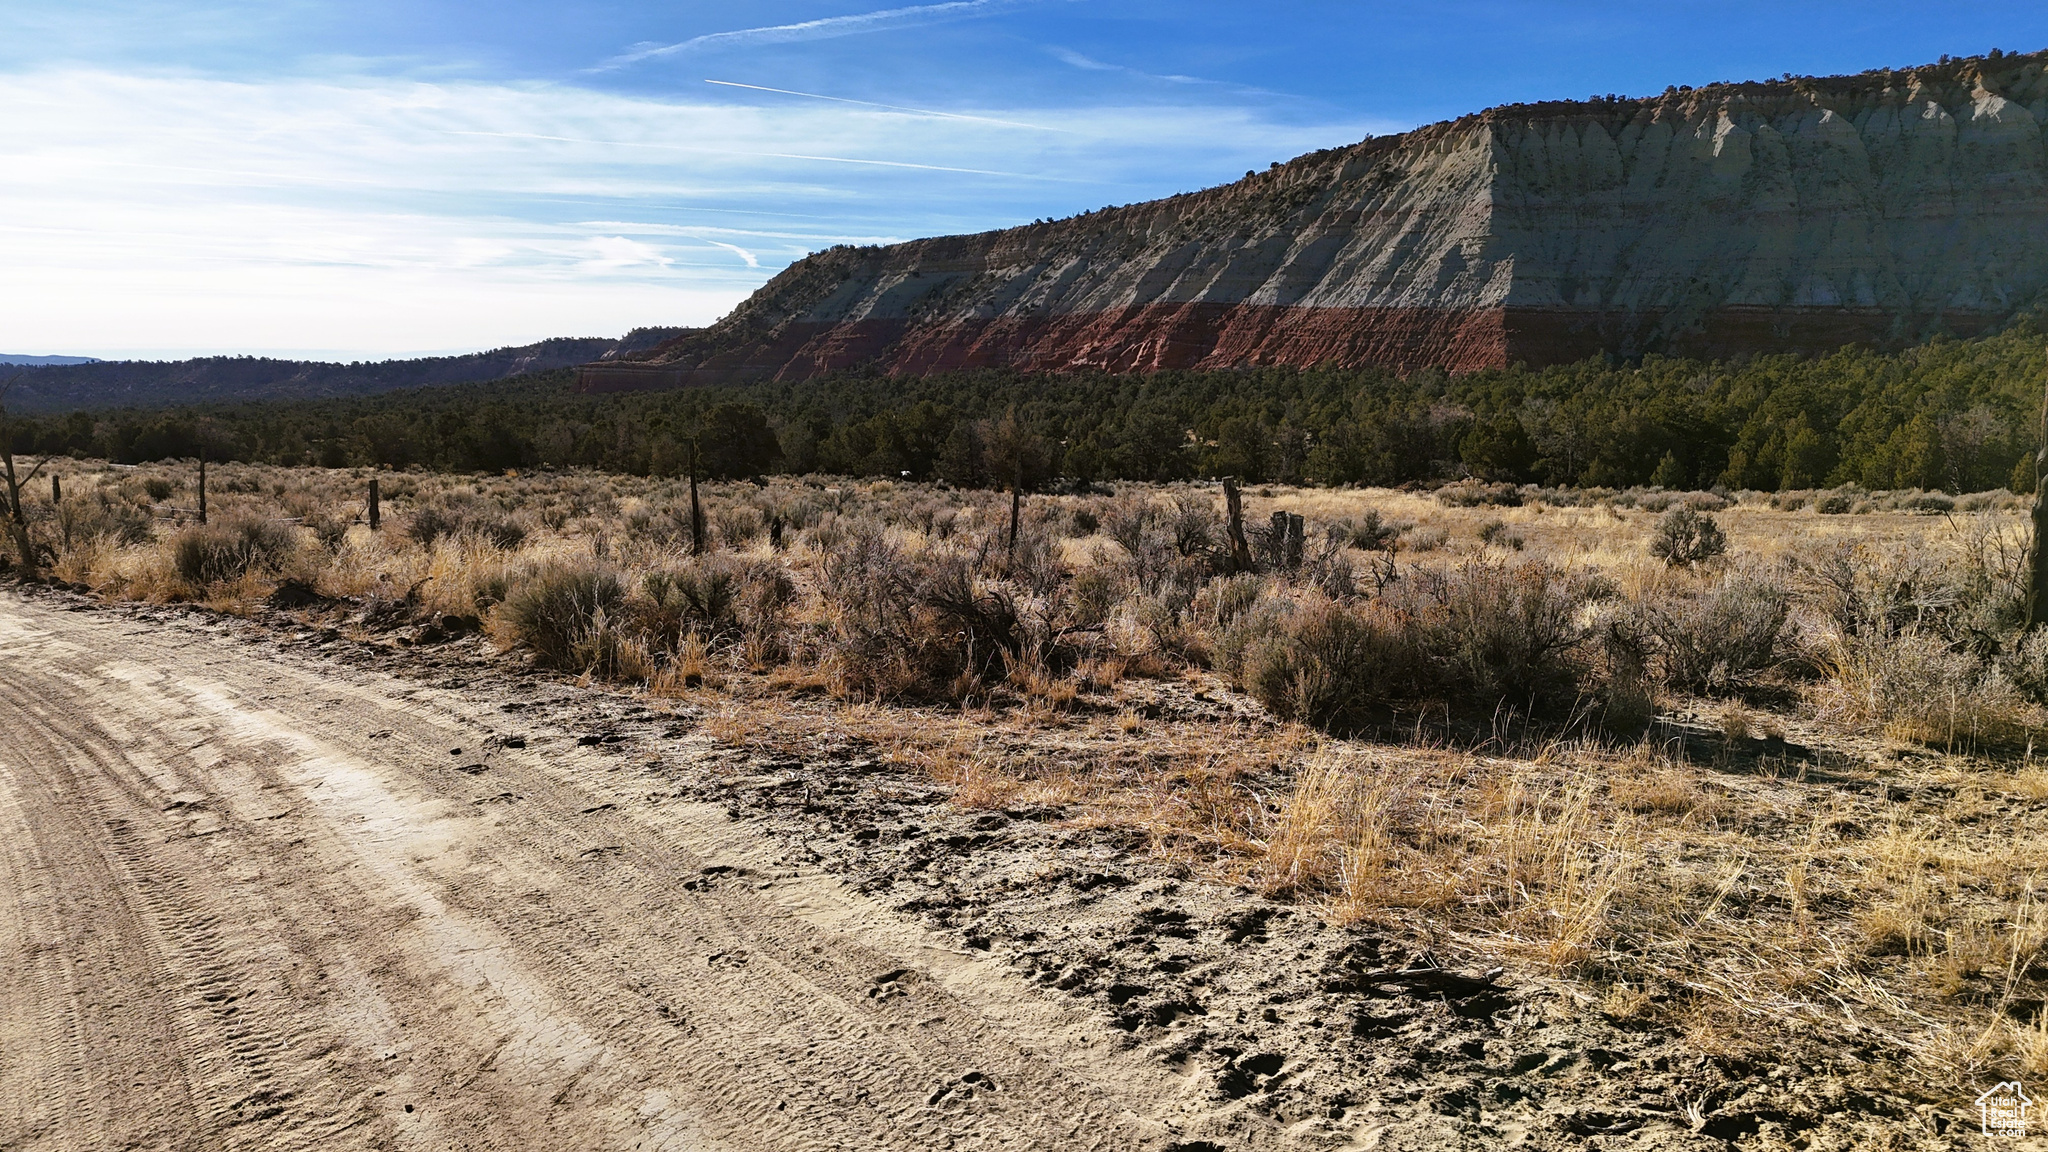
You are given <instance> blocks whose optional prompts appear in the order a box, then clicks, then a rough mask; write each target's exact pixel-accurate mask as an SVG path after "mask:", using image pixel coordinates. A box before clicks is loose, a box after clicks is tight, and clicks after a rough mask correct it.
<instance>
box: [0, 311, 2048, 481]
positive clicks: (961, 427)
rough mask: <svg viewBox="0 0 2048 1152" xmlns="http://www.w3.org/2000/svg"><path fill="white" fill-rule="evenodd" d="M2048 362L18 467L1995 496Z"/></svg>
mask: <svg viewBox="0 0 2048 1152" xmlns="http://www.w3.org/2000/svg"><path fill="white" fill-rule="evenodd" d="M2044 374H2048V348H2044V339H2043V335H2042V332H2041V330H2040V328H2039V327H2038V326H2037V324H2036V323H2035V322H2034V321H2032V320H2024V321H2021V322H2020V323H2018V324H2016V325H2014V326H2013V327H2011V328H2009V329H2008V330H2006V331H2004V332H2001V333H1998V334H1995V335H1991V336H1987V337H1983V338H1979V339H1973V340H1953V339H1946V338H1941V339H1936V340H1934V341H1932V342H1930V343H1927V344H1923V345H1920V346H1917V347H1914V348H1910V349H1906V350H1904V351H1898V352H1880V351H1873V350H1869V349H1862V348H1846V349H1843V350H1841V351H1839V352H1836V353H1834V354H1831V355H1827V356H1820V357H1810V358H1809V357H1798V356H1762V357H1754V358H1746V359H1738V360H1732V361H1725V362H1706V361H1697V360H1683V359H1669V358H1662V357H1655V356H1652V357H1647V358H1645V359H1644V360H1642V361H1641V362H1638V363H1617V362H1611V361H1605V360H1588V361H1584V362H1581V363H1577V364H1570V365H1564V366H1559V367H1550V368H1542V369H1531V368H1527V367H1523V366H1519V365H1518V366H1515V367H1512V368H1505V369H1498V370H1489V371H1481V372H1474V373H1470V374H1467V375H1459V376H1451V375H1446V374H1444V373H1442V372H1438V371H1434V370H1425V371H1421V372H1416V373H1412V374H1410V375H1407V376H1400V375H1396V374H1394V373H1391V372H1387V371H1382V370H1376V369H1370V368H1363V369H1361V368H1310V369H1292V368H1253V369H1243V370H1231V371H1210V372H1161V373H1155V374H1151V375H1145V376H1135V375H1103V374H1086V373H1083V374H1070V375H1069V374H1061V375H1053V374H1028V373H1019V372H1012V371H1002V370H993V369H990V370H975V371H963V372H949V373H941V374H937V375H932V376H925V377H917V378H894V377H889V376H886V375H882V374H879V373H873V372H863V371H846V372H839V373H835V374H832V375H829V376H825V377H820V378H818V379H814V380H808V381H797V382H781V383H756V384H750V385H738V386H732V387H721V388H692V389H681V390H675V391H666V392H644V393H626V394H614V395H584V394H579V393H577V392H575V391H574V380H573V376H572V375H571V374H570V373H569V372H567V371H554V372H543V373H537V374H534V375H530V376H525V377H520V378H517V379H514V380H509V381H496V382H492V383H488V384H461V385H448V386H442V387H435V388H422V389H416V390H413V391H408V392H395V393H385V394H381V395H377V396H370V397H341V398H328V399H317V400H296V401H268V402H247V403H216V404H201V405H192V406H188V407H184V408H176V409H168V410H154V411H150V410H123V409H108V410H99V411H88V412H74V413H69V414H66V415H62V416H49V417H17V418H15V419H14V420H13V421H12V422H11V423H10V425H9V427H8V432H7V435H8V437H9V439H10V441H11V443H12V446H13V448H14V450H15V451H16V452H17V453H25V454H37V453H51V454H72V455H79V456H96V457H104V458H107V459H110V460H114V461H117V462H124V463H135V462H142V461H150V460H160V459H166V458H192V457H197V456H202V455H203V456H205V457H207V458H209V459H214V460H245V461H254V462H267V463H277V464H315V465H323V466H328V467H345V466H388V467H391V468H401V469H402V468H412V467H421V468H428V469H437V470H456V471H502V470H505V469H513V468H537V467H557V468H566V467H589V468H598V469H604V470H609V471H618V472H630V473H636V474H655V475H680V474H684V473H686V472H688V471H690V470H691V469H692V468H693V466H694V468H695V470H696V471H698V472H699V473H700V474H702V475H706V476H744V475H755V474H761V473H765V472H771V471H791V472H826V473H838V474H844V475H854V476H892V477H893V476H904V477H910V478H914V479H934V478H936V479H943V480H947V481H949V482H952V483H955V484H959V485H971V486H981V485H1007V484H1009V483H1011V482H1013V481H1015V480H1018V479H1022V480H1024V481H1025V482H1026V483H1027V485H1035V484H1041V483H1044V482H1046V481H1047V480H1049V479H1051V478H1053V477H1068V478H1072V479H1075V480H1083V481H1096V480H1119V479H1122V480H1155V481H1156V480H1175V479H1183V478H1190V477H1207V476H1225V475H1228V476H1237V477H1240V478H1242V479H1245V480H1247V481H1251V482H1279V483H1319V484H1374V485H1390V486H1391V485H1399V484H1403V483H1408V482H1411V481H1420V482H1428V481H1436V480H1444V479H1453V478H1459V477H1478V478H1482V479H1486V480H1490V481H1508V482H1516V483H1539V484H1545V485H1557V486H1565V485H1570V486H1580V487H1622V486H1630V485H1643V484H1657V485H1662V486H1664V487H1667V488H1706V487H1711V486H1715V485H1721V486H1725V487H1727V488H1731V489H1734V488H1751V489H1761V490H1767V491H1769V490H1780V489H1792V488H1813V487H1821V486H1836V485H1844V484H1855V485H1860V486H1862V487H1865V488H1871V489H1881V488H1914V487H1918V488H1927V489H1946V490H1950V491H1973V490H1982V489H1988V488H1997V487H2002V486H2004V487H2012V488H2014V489H2015V490H2019V491H2029V490H2031V488H2032V485H2033V465H2032V457H2033V453H2034V451H2035V449H2036V447H2037V445H2036V438H2037V436H2036V429H2037V426H2038V419H2039V413H2040V408H2041V396H2042V382H2043V379H2044Z"/></svg>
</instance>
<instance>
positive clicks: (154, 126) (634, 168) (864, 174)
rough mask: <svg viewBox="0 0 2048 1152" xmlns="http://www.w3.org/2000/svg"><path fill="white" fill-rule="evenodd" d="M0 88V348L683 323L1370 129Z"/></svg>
mask: <svg viewBox="0 0 2048 1152" xmlns="http://www.w3.org/2000/svg"><path fill="white" fill-rule="evenodd" d="M0 107H5V108H7V109H8V110H9V112H8V115H7V116H6V117H4V118H0V269H4V275H0V351H6V352H19V353H73V354H80V355H132V354H138V353H141V354H150V355H182V354H191V353H195V352H199V351H258V350H269V351H279V352H285V351H291V350H300V351H312V350H324V351H327V352H329V353H330V354H347V355H350V356H377V355H393V354H399V353H405V352H413V351H418V350H423V349H443V350H445V349H450V348H478V347H491V346H496V345H502V344H510V343H523V342H526V341H530V340H535V339H540V338H542V337H546V336H553V335H568V334H585V335H601V334H617V333H620V332H623V331H625V330H626V329H627V328H629V327H632V326H635V325H641V324H703V323H708V322H709V321H711V320H713V319H715V318H716V317H717V316H719V315H721V314H723V313H724V312H725V311H727V310H729V309H730V308H731V307H732V306H733V305H734V304H735V303H737V302H738V301H739V300H741V299H743V298H744V297H745V296H746V295H747V294H748V293H749V292H751V291H752V290H753V289H754V288H756V287H758V286H759V285H760V283H761V282H762V281H763V280H765V279H766V278H767V277H768V276H769V275H772V274H773V273H774V272H776V271H779V270H780V269H781V268H783V267H784V266H786V265H787V264H788V263H789V262H790V261H792V260H795V259H798V258H800V257H801V256H803V255H804V254H805V253H807V252H811V251H815V250H817V249H819V248H823V247H827V246H829V245H832V244H837V243H860V244H866V243H879V242H887V241H890V240H894V239H900V238H905V237H910V236H919V235H930V234H933V233H937V232H948V231H962V230H971V229H980V228H988V227H997V226H1001V225H1004V224H1010V223H1017V222H1021V221H1024V220H1029V219H1032V218H1034V217H1037V216H1042V215H1048V214H1051V215H1063V214H1065V213H1066V212H1069V211H1074V210H1078V209H1080V208H1085V207H1096V206H1100V205H1101V204H1104V203H1121V202H1128V201H1131V200H1136V199H1141V198H1145V197H1148V196H1153V195H1160V194H1165V193H1171V192H1174V191H1179V190H1184V189H1189V188H1194V187H1199V186H1201V185H1202V184H1206V183H1211V182H1213V181H1214V180H1216V179H1220V178H1225V177H1227V176H1229V175H1231V174H1234V173H1235V172H1238V171H1242V170H1243V169H1244V168H1246V167H1248V166H1253V165H1252V162H1254V161H1256V164H1257V166H1263V164H1264V163H1265V161H1266V160H1270V159H1280V158H1282V157H1285V156H1289V155H1293V154H1295V153H1297V152H1300V151H1305V150H1307V149H1309V148H1312V147H1321V146H1327V145H1330V144H1335V143H1341V142H1343V141H1346V140H1351V139H1357V138H1358V137H1359V136H1360V135H1362V134H1363V132H1364V131H1366V130H1367V129H1372V130H1375V131H1383V130H1384V129H1385V128H1386V126H1385V125H1380V124H1364V123H1360V124H1351V125H1337V126H1320V127H1300V126H1295V127H1289V126H1284V125H1276V124H1274V123H1271V122H1268V121H1266V120H1264V119H1262V118H1261V117H1260V116H1259V115H1257V114H1255V113H1253V112H1249V111H1245V110H1242V109H1231V108H1215V107H1205V108H1087V109H1066V110H1045V109H971V110H968V111H972V112H976V113H981V112H989V113H992V114H998V115H1001V114H1007V115H1008V116H1009V117H1010V118H1014V119H1019V120H1029V121H1035V122H1038V123H1043V124H1047V125H1051V126H1055V127H1059V128H1063V129H1066V131H1062V132H1057V133H1048V132H1034V131H1027V130H1022V129H1014V128H1008V127H1004V126H1001V125H995V124H989V123H985V122H980V121H975V120H965V119H956V118H933V117H928V116H917V115H906V114H903V113H899V112H895V111H890V110H884V109H872V108H865V107H855V106H845V105H837V104H833V105H818V104H801V105H795V106H789V105H786V104H784V105H778V106H774V107H747V106H741V105H733V104H723V103H716V102H711V101H708V100H707V101H703V102H687V101H680V100H669V101H661V100H651V99H637V98H630V97H623V96H617V95H610V94H605V93H600V92H594V91H590V90H587V89H582V88H575V87H559V86H541V85H514V84H479V83H467V84H464V83H441V84H428V83H414V82H402V81H395V80H384V79H361V80H352V81H347V82H331V83H315V82H304V81H292V82H274V83H228V82H220V81H210V80H196V79H189V78H172V77H142V76H133V75H120V74H111V73H103V72H79V71H52V72H42V73H36V74H28V75H4V74H0ZM990 118H994V116H991V117H990ZM811 158H829V159H811ZM987 173H998V174H1000V173H1010V174H1011V175H988V174H987Z"/></svg>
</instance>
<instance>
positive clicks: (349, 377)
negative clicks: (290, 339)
mask: <svg viewBox="0 0 2048 1152" xmlns="http://www.w3.org/2000/svg"><path fill="white" fill-rule="evenodd" d="M689 331H690V330H689V329H687V328H635V329H634V330H632V331H631V332H628V333H626V335H625V336H624V337H621V338H619V339H615V340H613V339H603V338H597V337H590V338H573V337H561V338H557V339H553V340H542V341H541V342H540V343H538V344H527V345H524V346H522V347H518V348H498V349H494V350H492V351H489V352H472V353H470V354H468V355H465V356H426V357H421V358H419V359H415V360H382V361H376V362H368V361H365V362H358V363H354V364H329V363H323V362H320V361H310V360H273V359H268V358H264V357H256V356H208V357H203V358H201V359H197V360H169V361H156V360H105V361H85V362H82V363H81V362H79V361H80V360H81V359H82V358H78V357H56V358H45V360H44V362H42V363H36V364H24V365H22V366H21V367H20V368H19V378H18V379H17V380H16V381H15V383H14V385H13V387H11V388H10V389H8V392H7V407H8V408H9V409H10V410H12V411H15V412H23V413H27V412H69V411H75V410H77V409H81V408H115V407H126V408H168V407H175V406H178V405H183V404H198V403H207V402H213V401H230V400H311V399H320V398H325V397H335V396H365V395H370V394H372V393H377V392H391V391H395V390H397V389H401V388H418V387H422V386H428V385H438V384H466V383H472V382H476V381H482V380H500V379H503V378H505V377H507V376H519V375H523V374H525V373H528V372H543V371H546V370H548V369H550V368H566V367H568V366H570V365H573V364H587V363H589V362H591V361H593V360H595V361H600V362H602V361H606V360H610V359H613V358H615V357H618V356H622V355H626V354H628V353H632V352H637V351H642V350H645V349H648V348H652V347H654V346H655V345H657V344H660V343H661V342H663V341H665V340H671V339H674V338H676V337H678V336H682V335H685V334H687V333H688V332H689ZM34 359H35V358H34V357H15V358H12V359H11V360H8V361H7V362H10V363H19V362H21V361H28V360H34ZM8 374H9V375H13V374H14V373H13V372H9V373H8Z"/></svg>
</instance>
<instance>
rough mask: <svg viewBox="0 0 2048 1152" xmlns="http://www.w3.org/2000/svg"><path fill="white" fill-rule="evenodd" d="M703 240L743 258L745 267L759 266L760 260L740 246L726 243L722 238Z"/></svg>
mask: <svg viewBox="0 0 2048 1152" xmlns="http://www.w3.org/2000/svg"><path fill="white" fill-rule="evenodd" d="M704 242H705V243H706V244H709V245H711V246H712V247H714V248H723V249H725V250H726V251H727V252H730V253H732V254H733V255H735V256H738V257H739V258H740V259H742V260H745V261H746V262H747V267H749V268H759V267H760V266H761V261H760V260H759V259H757V258H755V256H754V254H753V253H752V252H749V251H747V250H746V249H745V248H742V247H740V246H739V245H737V244H727V243H726V242H725V241H723V240H706V241H704Z"/></svg>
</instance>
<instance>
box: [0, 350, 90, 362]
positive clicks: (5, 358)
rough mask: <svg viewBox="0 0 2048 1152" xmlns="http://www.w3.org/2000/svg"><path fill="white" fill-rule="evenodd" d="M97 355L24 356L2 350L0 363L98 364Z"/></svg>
mask: <svg viewBox="0 0 2048 1152" xmlns="http://www.w3.org/2000/svg"><path fill="white" fill-rule="evenodd" d="M99 362H100V361H99V358H98V357H96V356H22V355H19V354H17V353H14V352H0V364H36V365H42V364H98V363H99Z"/></svg>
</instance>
